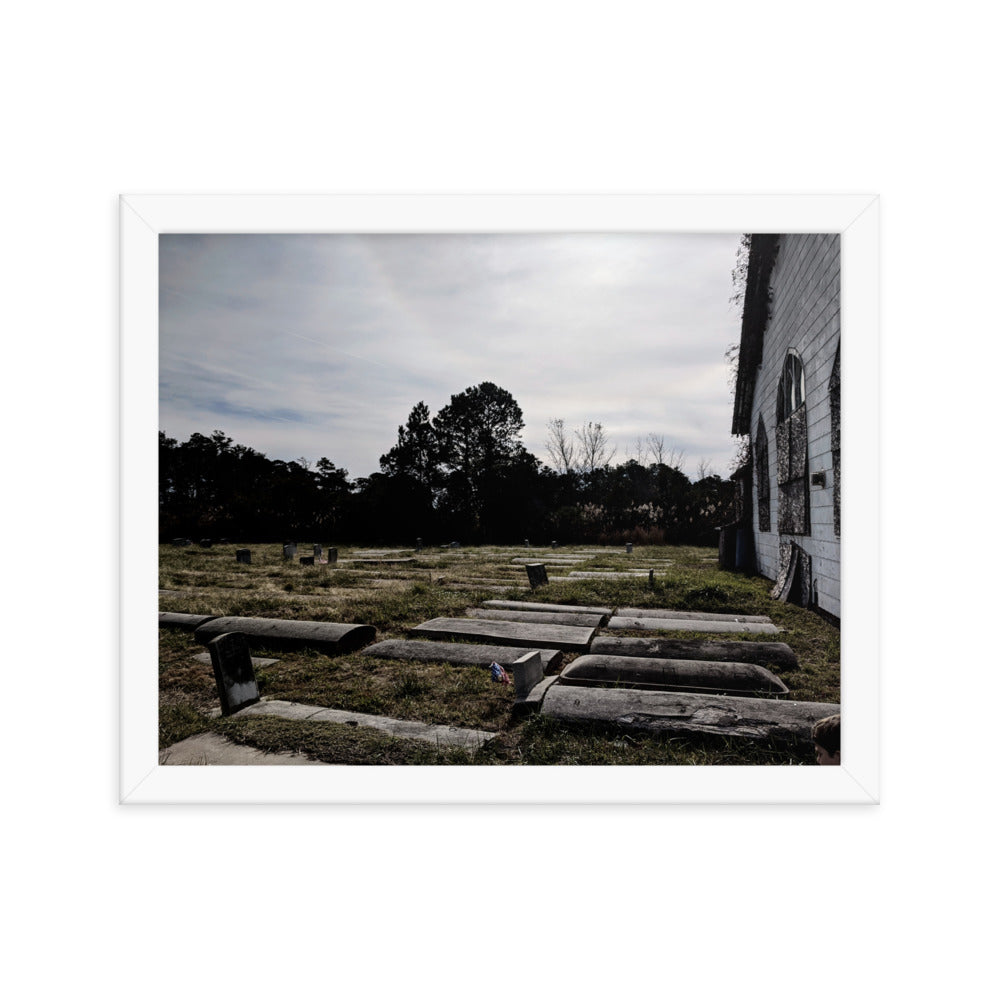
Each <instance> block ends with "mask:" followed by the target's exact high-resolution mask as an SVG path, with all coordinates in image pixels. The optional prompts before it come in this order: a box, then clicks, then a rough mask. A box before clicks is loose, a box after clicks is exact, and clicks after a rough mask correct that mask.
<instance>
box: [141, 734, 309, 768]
mask: <svg viewBox="0 0 1000 1000" xmlns="http://www.w3.org/2000/svg"><path fill="white" fill-rule="evenodd" d="M159 763H160V764H161V765H165V766H168V767H174V766H181V767H190V766H206V765H210V764H211V765H240V766H243V765H258V766H259V765H268V766H282V765H295V766H302V765H314V766H319V767H323V766H324V765H323V764H322V762H321V761H318V760H310V759H309V758H308V757H303V756H302V754H297V753H287V752H285V751H281V752H280V753H266V752H265V751H263V750H258V749H257V748H256V747H248V746H242V745H241V744H239V743H233V742H232V740H227V739H226V738H225V737H224V736H219V735H218V733H200V734H198V735H197V736H189V737H188V738H187V739H186V740H181V741H180V742H179V743H174V744H173V745H172V746H169V747H166V748H165V749H163V750H161V751H160V756H159Z"/></svg>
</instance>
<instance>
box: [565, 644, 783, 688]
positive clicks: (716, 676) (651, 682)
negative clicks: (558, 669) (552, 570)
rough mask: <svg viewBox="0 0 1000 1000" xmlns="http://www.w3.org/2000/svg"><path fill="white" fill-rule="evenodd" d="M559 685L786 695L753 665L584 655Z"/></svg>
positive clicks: (765, 672)
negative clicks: (618, 686)
mask: <svg viewBox="0 0 1000 1000" xmlns="http://www.w3.org/2000/svg"><path fill="white" fill-rule="evenodd" d="M559 683H560V684H579V685H584V686H590V685H603V686H605V687H610V686H613V685H620V686H626V687H636V688H646V689H650V690H656V689H666V690H671V691H705V692H707V693H714V694H742V695H748V696H749V695H752V694H759V695H782V694H788V688H787V687H786V686H785V684H784V682H783V681H782V680H780V679H779V678H778V677H776V676H775V675H774V674H772V673H771V671H770V670H767V669H765V668H764V667H762V666H760V665H758V664H756V663H738V662H733V661H724V660H668V659H657V658H653V657H645V656H607V655H605V654H600V653H598V654H594V653H588V654H587V655H585V656H580V657H578V658H577V659H575V660H574V661H573V662H572V663H571V664H570V665H569V666H568V667H566V668H565V670H563V672H562V674H561V675H560V678H559Z"/></svg>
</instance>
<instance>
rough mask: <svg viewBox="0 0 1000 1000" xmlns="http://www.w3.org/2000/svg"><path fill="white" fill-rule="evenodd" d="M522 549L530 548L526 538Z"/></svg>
mask: <svg viewBox="0 0 1000 1000" xmlns="http://www.w3.org/2000/svg"><path fill="white" fill-rule="evenodd" d="M524 547H525V548H526V549H530V548H531V542H529V541H528V539H527V538H526V539H525V540H524Z"/></svg>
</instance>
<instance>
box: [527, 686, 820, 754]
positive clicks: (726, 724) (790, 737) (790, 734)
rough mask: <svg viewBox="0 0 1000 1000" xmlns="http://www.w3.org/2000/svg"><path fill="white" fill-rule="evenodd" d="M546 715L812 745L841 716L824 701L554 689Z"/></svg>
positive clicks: (548, 694) (544, 709)
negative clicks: (823, 723) (819, 725)
mask: <svg viewBox="0 0 1000 1000" xmlns="http://www.w3.org/2000/svg"><path fill="white" fill-rule="evenodd" d="M541 711H542V714H543V715H547V716H550V717H551V718H553V719H559V720H561V721H563V722H570V723H575V722H580V723H584V722H607V723H613V724H615V725H619V726H623V727H626V728H632V729H637V730H645V731H652V732H659V733H664V734H674V733H676V734H679V735H682V734H685V733H711V734H714V735H721V736H737V737H745V738H747V739H754V740H763V739H775V740H786V741H789V742H802V743H805V742H809V741H811V734H812V727H813V724H814V723H815V722H817V721H819V720H820V719H822V718H824V717H825V716H827V715H835V714H837V713H838V712H839V711H840V706H839V705H833V704H826V703H821V702H801V701H778V700H776V699H772V698H743V697H734V696H731V695H712V694H690V693H685V692H672V691H638V690H626V689H623V688H598V687H575V686H572V685H569V684H553V685H552V686H551V687H550V688H549V689H548V691H547V692H546V694H545V698H544V700H543V701H542V709H541Z"/></svg>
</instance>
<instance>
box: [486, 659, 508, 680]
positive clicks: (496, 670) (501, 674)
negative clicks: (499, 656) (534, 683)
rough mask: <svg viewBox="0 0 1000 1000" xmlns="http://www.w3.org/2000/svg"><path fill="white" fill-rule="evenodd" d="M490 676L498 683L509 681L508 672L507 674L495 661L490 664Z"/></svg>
mask: <svg viewBox="0 0 1000 1000" xmlns="http://www.w3.org/2000/svg"><path fill="white" fill-rule="evenodd" d="M490 677H492V678H493V680H495V681H497V682H498V683H500V684H509V683H510V674H508V673H507V671H506V670H504V668H503V667H501V666H500V664H499V663H496V662H493V663H491V664H490Z"/></svg>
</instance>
